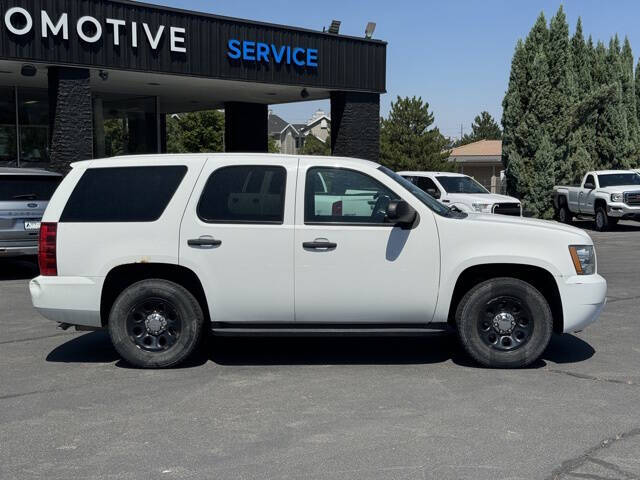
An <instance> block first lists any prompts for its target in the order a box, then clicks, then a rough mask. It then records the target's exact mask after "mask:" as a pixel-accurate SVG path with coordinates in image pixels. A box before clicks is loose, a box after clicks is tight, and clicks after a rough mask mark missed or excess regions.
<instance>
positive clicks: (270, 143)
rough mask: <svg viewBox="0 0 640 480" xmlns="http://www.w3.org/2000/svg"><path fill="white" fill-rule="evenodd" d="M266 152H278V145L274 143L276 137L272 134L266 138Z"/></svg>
mask: <svg viewBox="0 0 640 480" xmlns="http://www.w3.org/2000/svg"><path fill="white" fill-rule="evenodd" d="M267 152H269V153H280V148H279V147H278V144H277V143H276V139H275V138H273V137H272V136H269V138H268V139H267Z"/></svg>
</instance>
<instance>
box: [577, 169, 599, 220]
mask: <svg viewBox="0 0 640 480" xmlns="http://www.w3.org/2000/svg"><path fill="white" fill-rule="evenodd" d="M584 183H585V184H587V183H591V184H592V185H593V186H594V188H592V189H589V190H587V189H586V188H582V189H581V190H580V213H586V214H589V215H593V214H594V213H595V208H594V202H595V200H596V188H597V185H596V179H595V177H594V176H593V175H589V176H588V177H587V179H586V180H585V182H584Z"/></svg>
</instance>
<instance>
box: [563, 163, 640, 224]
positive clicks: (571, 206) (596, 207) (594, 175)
mask: <svg viewBox="0 0 640 480" xmlns="http://www.w3.org/2000/svg"><path fill="white" fill-rule="evenodd" d="M553 206H554V209H555V212H556V218H557V219H558V220H559V221H560V222H562V223H567V224H570V223H571V222H572V220H573V217H590V218H594V220H595V227H596V230H597V231H599V232H602V231H605V230H607V229H609V228H610V227H612V226H614V225H615V224H616V223H618V220H620V219H625V220H626V219H628V220H640V175H639V174H638V173H637V172H634V171H633V170H599V171H593V172H588V173H587V174H586V175H585V176H584V178H583V179H582V184H581V185H580V186H556V187H553Z"/></svg>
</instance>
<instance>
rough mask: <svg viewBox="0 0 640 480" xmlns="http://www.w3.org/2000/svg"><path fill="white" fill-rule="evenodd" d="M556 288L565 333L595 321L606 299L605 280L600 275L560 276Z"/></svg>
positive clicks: (582, 327)
mask: <svg viewBox="0 0 640 480" xmlns="http://www.w3.org/2000/svg"><path fill="white" fill-rule="evenodd" d="M558 288H559V290H560V296H561V298H562V312H563V315H564V328H563V330H564V332H565V333H571V332H577V331H579V330H582V329H584V328H585V327H586V326H587V325H589V324H591V323H593V322H595V321H596V320H597V318H598V317H599V316H600V313H601V312H602V309H603V308H604V306H605V303H606V301H607V281H606V280H605V279H604V278H602V277H601V276H600V275H575V276H572V277H561V278H558Z"/></svg>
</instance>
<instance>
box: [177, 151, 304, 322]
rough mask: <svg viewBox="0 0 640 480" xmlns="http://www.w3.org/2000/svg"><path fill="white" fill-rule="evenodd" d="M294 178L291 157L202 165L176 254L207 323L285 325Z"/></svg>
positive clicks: (289, 306)
mask: <svg viewBox="0 0 640 480" xmlns="http://www.w3.org/2000/svg"><path fill="white" fill-rule="evenodd" d="M230 162H232V163H231V164H230ZM296 173H297V159H291V158H284V157H277V156H273V157H271V156H270V157H264V156H262V157H260V159H259V161H255V162H251V161H250V160H249V161H247V160H243V159H242V158H241V157H227V158H225V157H212V158H210V159H209V160H207V163H206V164H205V167H204V169H203V171H202V173H201V175H200V178H199V179H198V182H197V184H196V187H195V189H194V192H193V194H192V196H191V199H190V200H189V204H188V206H187V209H186V211H185V214H184V217H183V220H182V226H181V229H180V252H179V255H180V264H181V265H184V266H186V267H188V268H190V269H191V270H193V271H194V272H195V273H196V274H197V275H198V277H199V278H200V280H201V282H202V285H203V288H204V291H205V295H206V297H207V300H208V303H209V309H210V314H211V320H212V321H214V322H252V323H254V322H271V323H277V322H286V323H290V322H293V320H294V315H293V301H294V300H293V273H294V272H293V255H292V252H293V238H294V237H293V235H294V228H293V222H294V205H295V198H294V197H295V185H296Z"/></svg>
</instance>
